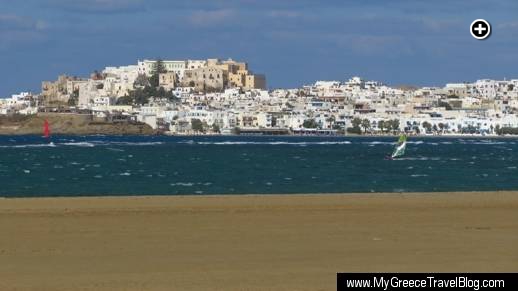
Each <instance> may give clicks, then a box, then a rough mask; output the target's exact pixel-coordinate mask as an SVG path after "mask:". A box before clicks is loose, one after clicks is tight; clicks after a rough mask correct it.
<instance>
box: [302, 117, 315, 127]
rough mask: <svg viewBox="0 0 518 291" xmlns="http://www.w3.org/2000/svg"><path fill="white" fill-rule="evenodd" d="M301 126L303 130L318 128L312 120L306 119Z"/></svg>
mask: <svg viewBox="0 0 518 291" xmlns="http://www.w3.org/2000/svg"><path fill="white" fill-rule="evenodd" d="M302 126H303V127H304V128H318V123H317V122H316V121H315V120H314V119H306V120H304V123H302Z"/></svg>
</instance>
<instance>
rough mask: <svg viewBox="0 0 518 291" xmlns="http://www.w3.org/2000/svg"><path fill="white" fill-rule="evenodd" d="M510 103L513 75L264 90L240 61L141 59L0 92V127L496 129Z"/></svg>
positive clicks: (504, 128) (513, 109) (516, 125)
mask: <svg viewBox="0 0 518 291" xmlns="http://www.w3.org/2000/svg"><path fill="white" fill-rule="evenodd" d="M517 112H518V79H514V80H503V81H502V80H500V81H499V80H488V79H485V80H477V81H475V82H472V83H453V84H445V86H444V87H422V88H417V87H411V86H406V87H390V86H387V85H384V84H383V83H381V82H378V81H366V80H364V79H362V78H360V77H352V78H350V79H348V80H344V81H316V82H315V83H314V84H311V85H306V86H303V87H301V88H293V89H273V90H267V84H266V77H265V76H264V75H262V74H256V73H254V72H253V71H252V70H251V69H250V68H249V66H248V64H247V63H246V62H238V61H234V60H232V59H228V60H219V59H207V60H179V61H173V60H143V61H138V62H137V64H136V65H128V66H121V67H106V68H104V69H103V70H102V71H95V72H93V73H92V74H91V75H90V76H89V77H88V78H80V77H73V76H66V75H62V76H59V77H58V78H57V80H55V81H44V82H42V86H41V92H39V93H29V92H24V93H20V94H16V95H12V96H11V97H10V98H5V99H0V115H1V116H3V118H1V119H0V131H2V130H3V127H2V126H1V125H2V123H4V122H5V121H4V120H9V118H10V117H12V118H14V119H16V118H18V119H20V118H19V116H26V118H29V117H30V116H39V117H40V118H41V116H47V117H49V116H50V117H52V118H54V119H55V118H60V117H62V118H70V116H75V115H77V116H81V118H82V119H85V118H86V120H88V123H91V124H95V125H99V124H104V125H107V124H108V125H110V124H111V125H113V124H116V125H117V126H118V127H119V128H120V127H121V126H122V127H124V126H125V125H128V126H135V125H139V126H142V125H146V126H147V127H149V128H151V129H152V131H150V130H144V131H143V130H142V127H140V129H139V131H135V130H130V131H124V130H122V131H120V132H123V133H124V132H129V133H138V132H144V133H146V134H149V133H150V132H154V133H163V134H304V135H307V134H326V135H343V134H395V133H398V132H406V133H408V134H416V135H419V134H421V135H422V134H426V135H459V134H481V135H505V134H518V117H517ZM21 120H24V118H21ZM4 125H5V124H4ZM4 127H5V126H4ZM96 130H101V131H102V129H100V128H99V127H97V129H96ZM93 131H95V130H93ZM28 132H30V131H28ZM62 132H63V130H62ZM66 132H67V133H71V132H73V129H71V130H68V131H66ZM82 132H88V131H87V130H86V131H85V130H83V131H82ZM117 132H119V131H117ZM11 133H12V132H11Z"/></svg>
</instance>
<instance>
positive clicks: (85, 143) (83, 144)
mask: <svg viewBox="0 0 518 291" xmlns="http://www.w3.org/2000/svg"><path fill="white" fill-rule="evenodd" d="M60 145H66V146H76V147H86V148H92V147H94V146H95V145H94V144H93V143H90V142H85V141H80V142H64V143H62V144H60Z"/></svg>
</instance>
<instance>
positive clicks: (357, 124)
mask: <svg viewBox="0 0 518 291" xmlns="http://www.w3.org/2000/svg"><path fill="white" fill-rule="evenodd" d="M351 124H352V125H353V127H357V128H360V125H361V124H362V120H361V119H360V118H358V117H355V118H353V120H352V121H351Z"/></svg>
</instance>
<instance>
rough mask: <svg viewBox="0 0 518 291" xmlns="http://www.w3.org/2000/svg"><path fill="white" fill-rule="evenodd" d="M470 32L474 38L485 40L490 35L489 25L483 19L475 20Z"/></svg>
mask: <svg viewBox="0 0 518 291" xmlns="http://www.w3.org/2000/svg"><path fill="white" fill-rule="evenodd" d="M470 31H471V35H472V36H473V37H474V38H476V39H479V40H482V39H486V38H488V37H489V35H490V34H491V25H490V24H489V22H487V21H485V20H484V19H477V20H475V21H473V22H472V23H471V26H470Z"/></svg>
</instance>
